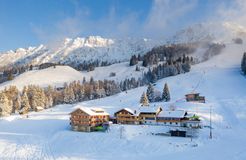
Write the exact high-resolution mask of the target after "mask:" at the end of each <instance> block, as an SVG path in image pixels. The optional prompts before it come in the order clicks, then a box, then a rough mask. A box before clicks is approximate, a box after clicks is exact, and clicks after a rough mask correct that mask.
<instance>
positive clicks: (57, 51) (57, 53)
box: [0, 36, 160, 66]
mask: <svg viewBox="0 0 246 160" xmlns="http://www.w3.org/2000/svg"><path fill="white" fill-rule="evenodd" d="M156 45H160V42H159V41H154V40H151V39H137V38H127V39H107V38H102V37H100V36H90V37H86V38H80V37H78V38H75V39H70V38H66V39H65V40H64V41H62V42H59V43H58V44H56V45H50V46H52V47H50V46H46V45H40V46H38V47H28V48H19V49H16V50H15V51H13V50H10V51H7V52H4V53H0V66H5V65H10V64H41V63H47V62H54V63H58V62H61V63H67V64H68V63H81V62H83V61H94V60H99V61H109V62H111V63H112V62H118V61H126V60H129V59H130V57H131V56H132V55H134V54H141V55H142V54H144V53H146V52H147V51H149V50H150V49H152V48H153V47H154V46H156Z"/></svg>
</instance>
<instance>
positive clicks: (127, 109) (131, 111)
mask: <svg viewBox="0 0 246 160" xmlns="http://www.w3.org/2000/svg"><path fill="white" fill-rule="evenodd" d="M122 110H125V111H127V112H129V113H130V114H132V115H136V113H134V111H133V110H132V109H130V108H123V109H120V110H118V111H117V112H115V114H117V113H118V112H120V111H122Z"/></svg>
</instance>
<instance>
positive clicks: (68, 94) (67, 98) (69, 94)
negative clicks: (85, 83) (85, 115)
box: [64, 86, 75, 104]
mask: <svg viewBox="0 0 246 160" xmlns="http://www.w3.org/2000/svg"><path fill="white" fill-rule="evenodd" d="M64 102H65V103H68V104H72V103H74V102H75V95H74V92H73V89H72V87H71V86H67V87H66V88H65V89H64Z"/></svg>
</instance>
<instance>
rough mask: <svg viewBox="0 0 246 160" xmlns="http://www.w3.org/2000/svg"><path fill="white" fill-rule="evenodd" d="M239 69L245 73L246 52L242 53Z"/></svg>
mask: <svg viewBox="0 0 246 160" xmlns="http://www.w3.org/2000/svg"><path fill="white" fill-rule="evenodd" d="M241 69H242V71H243V73H244V74H246V52H245V53H244V54H243V58H242V62H241Z"/></svg>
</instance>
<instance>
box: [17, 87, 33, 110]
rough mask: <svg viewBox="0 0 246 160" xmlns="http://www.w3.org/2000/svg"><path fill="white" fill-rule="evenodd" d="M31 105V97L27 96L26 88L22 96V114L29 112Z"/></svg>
mask: <svg viewBox="0 0 246 160" xmlns="http://www.w3.org/2000/svg"><path fill="white" fill-rule="evenodd" d="M30 108H31V106H30V103H29V99H28V96H27V93H26V91H25V90H24V93H23V94H22V96H21V109H20V111H19V113H20V114H27V113H28V112H29V110H30Z"/></svg>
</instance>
